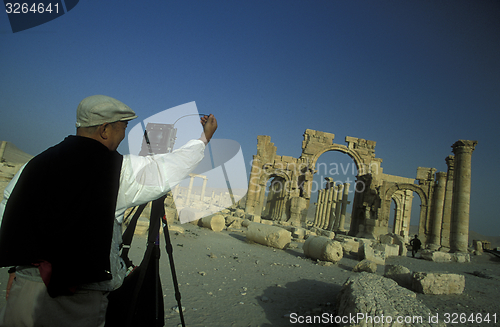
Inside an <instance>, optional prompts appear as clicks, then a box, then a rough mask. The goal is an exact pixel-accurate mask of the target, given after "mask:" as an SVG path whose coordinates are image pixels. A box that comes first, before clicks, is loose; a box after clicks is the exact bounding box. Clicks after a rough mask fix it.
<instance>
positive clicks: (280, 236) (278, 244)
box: [246, 223, 292, 249]
mask: <svg viewBox="0 0 500 327" xmlns="http://www.w3.org/2000/svg"><path fill="white" fill-rule="evenodd" d="M246 237H247V239H248V240H250V241H254V242H256V243H259V244H263V245H267V246H271V247H273V248H277V249H283V248H284V247H285V246H286V245H287V244H289V243H290V242H291V241H292V233H290V232H289V231H287V230H286V229H283V228H281V227H276V226H269V225H264V224H259V223H250V224H249V225H248V230H247V234H246Z"/></svg>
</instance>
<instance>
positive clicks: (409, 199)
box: [399, 190, 413, 240]
mask: <svg viewBox="0 0 500 327" xmlns="http://www.w3.org/2000/svg"><path fill="white" fill-rule="evenodd" d="M403 202H404V208H403V233H401V232H400V233H399V235H401V236H403V237H405V240H406V239H407V238H408V237H409V236H410V223H411V208H412V205H413V191H411V190H406V191H404V196H403Z"/></svg>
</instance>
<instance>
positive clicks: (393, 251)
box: [373, 243, 399, 258]
mask: <svg viewBox="0 0 500 327" xmlns="http://www.w3.org/2000/svg"><path fill="white" fill-rule="evenodd" d="M373 248H374V249H375V250H379V251H381V252H385V257H386V258H387V257H397V256H398V255H399V245H396V244H382V243H376V244H373Z"/></svg>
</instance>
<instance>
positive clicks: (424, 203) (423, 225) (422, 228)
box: [379, 183, 431, 243]
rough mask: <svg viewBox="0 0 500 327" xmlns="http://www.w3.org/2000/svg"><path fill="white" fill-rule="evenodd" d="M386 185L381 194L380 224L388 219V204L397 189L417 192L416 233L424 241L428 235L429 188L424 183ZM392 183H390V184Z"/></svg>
mask: <svg viewBox="0 0 500 327" xmlns="http://www.w3.org/2000/svg"><path fill="white" fill-rule="evenodd" d="M385 184H389V185H386V187H385V189H386V191H385V194H383V201H382V205H381V210H380V217H379V219H380V220H381V221H382V225H386V226H387V224H386V223H385V222H388V221H389V216H390V206H391V200H392V198H393V197H394V195H395V194H396V193H397V192H398V191H412V192H415V193H417V194H418V196H419V197H420V203H421V205H420V215H419V225H418V234H419V237H420V239H421V240H422V242H423V243H425V240H426V238H427V237H428V236H429V229H428V225H429V220H430V213H431V212H430V207H431V204H430V203H429V201H430V200H429V199H430V196H431V195H430V194H429V188H428V187H426V186H425V185H415V184H407V183H385ZM390 184H392V185H390Z"/></svg>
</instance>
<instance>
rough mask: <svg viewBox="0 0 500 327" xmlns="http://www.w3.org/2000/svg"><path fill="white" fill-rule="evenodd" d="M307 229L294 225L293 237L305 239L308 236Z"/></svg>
mask: <svg viewBox="0 0 500 327" xmlns="http://www.w3.org/2000/svg"><path fill="white" fill-rule="evenodd" d="M306 232H307V230H306V229H305V228H300V227H293V228H292V237H293V238H298V239H303V238H304V237H305V236H306Z"/></svg>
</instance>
